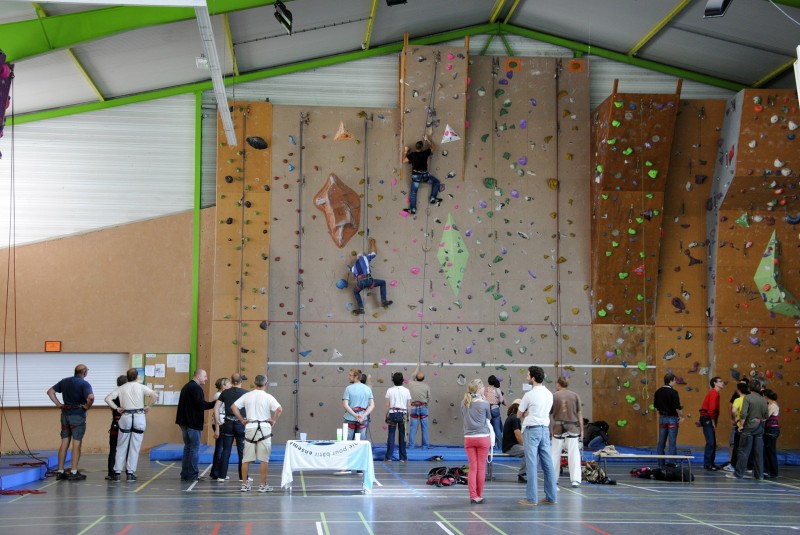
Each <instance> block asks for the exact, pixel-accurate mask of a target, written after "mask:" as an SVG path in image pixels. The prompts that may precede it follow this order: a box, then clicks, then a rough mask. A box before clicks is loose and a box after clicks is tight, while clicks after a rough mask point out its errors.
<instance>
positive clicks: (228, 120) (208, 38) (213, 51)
mask: <svg viewBox="0 0 800 535" xmlns="http://www.w3.org/2000/svg"><path fill="white" fill-rule="evenodd" d="M194 10H195V16H196V17H197V26H198V28H199V29H200V38H201V39H202V40H203V50H205V53H206V59H207V60H208V70H209V71H210V72H211V85H212V87H213V88H214V96H215V97H216V99H217V110H218V111H219V118H220V120H221V121H222V129H223V130H224V131H225V137H226V139H227V140H228V145H230V146H231V147H235V146H236V145H238V142H237V140H236V130H235V129H234V128H233V117H232V116H231V110H230V109H229V108H228V97H227V96H226V95H225V77H224V76H223V74H222V66H221V65H220V63H219V56H218V55H217V44H216V42H215V40H214V28H212V26H211V14H210V13H209V12H208V8H207V7H205V6H203V7H196V8H194Z"/></svg>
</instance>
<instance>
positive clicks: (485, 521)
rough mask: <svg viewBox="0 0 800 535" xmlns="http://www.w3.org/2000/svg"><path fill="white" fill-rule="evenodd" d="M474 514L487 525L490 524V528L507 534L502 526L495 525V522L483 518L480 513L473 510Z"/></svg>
mask: <svg viewBox="0 0 800 535" xmlns="http://www.w3.org/2000/svg"><path fill="white" fill-rule="evenodd" d="M472 515H473V516H475V517H476V518H478V519H480V521H481V522H483V523H484V524H486V525H487V526H489V527H490V528H492V529H493V530H495V531H496V532H497V533H500V534H501V535H507V534H506V532H505V531H503V530H501V529H500V528H498V527H497V526H495V525H494V524H492V523H491V522H489V521H488V520H486V519H485V518H483V517H482V516H481V515H479V514H478V513H476V512H475V511H472Z"/></svg>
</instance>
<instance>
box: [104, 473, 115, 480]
mask: <svg viewBox="0 0 800 535" xmlns="http://www.w3.org/2000/svg"><path fill="white" fill-rule="evenodd" d="M116 479H117V478H116V475H115V474H108V475H107V476H106V481H116Z"/></svg>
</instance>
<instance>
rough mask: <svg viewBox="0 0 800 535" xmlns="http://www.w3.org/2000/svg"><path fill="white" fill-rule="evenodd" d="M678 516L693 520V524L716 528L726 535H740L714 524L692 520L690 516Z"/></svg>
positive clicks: (679, 514) (681, 514) (680, 514)
mask: <svg viewBox="0 0 800 535" xmlns="http://www.w3.org/2000/svg"><path fill="white" fill-rule="evenodd" d="M678 516H682V517H683V518H687V519H689V520H691V521H692V522H697V523H698V524H702V525H704V526H708V527H710V528H714V529H718V530H720V531H724V532H725V533H730V534H731V535H738V533H736V532H735V531H729V530H727V529H725V528H721V527H719V526H715V525H714V524H709V523H708V522H703V521H702V520H698V519H696V518H692V517H690V516H689V515H685V514H683V513H678Z"/></svg>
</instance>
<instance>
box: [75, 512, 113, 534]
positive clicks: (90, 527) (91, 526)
mask: <svg viewBox="0 0 800 535" xmlns="http://www.w3.org/2000/svg"><path fill="white" fill-rule="evenodd" d="M105 519H106V515H103V516H101V517H100V518H98V519H97V520H95V521H94V522H92V523H91V524H89V525H88V526H86V528H85V529H84V530H83V531H79V532H78V535H83V534H84V533H86V532H87V531H89V530H90V529H92V528H93V527H95V526H96V525H97V524H99V523H100V522H102V521H103V520H105Z"/></svg>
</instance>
